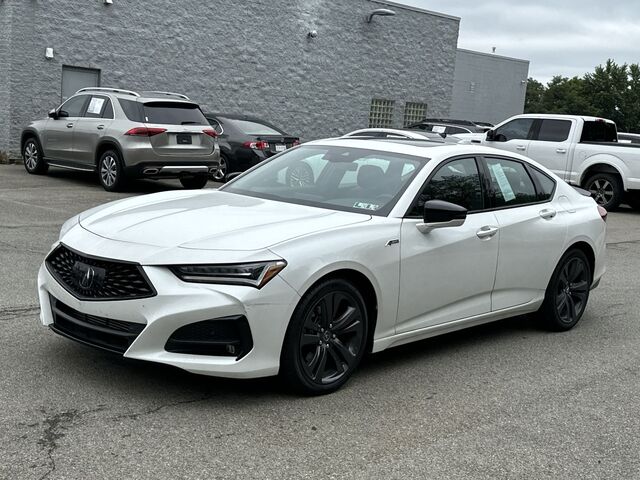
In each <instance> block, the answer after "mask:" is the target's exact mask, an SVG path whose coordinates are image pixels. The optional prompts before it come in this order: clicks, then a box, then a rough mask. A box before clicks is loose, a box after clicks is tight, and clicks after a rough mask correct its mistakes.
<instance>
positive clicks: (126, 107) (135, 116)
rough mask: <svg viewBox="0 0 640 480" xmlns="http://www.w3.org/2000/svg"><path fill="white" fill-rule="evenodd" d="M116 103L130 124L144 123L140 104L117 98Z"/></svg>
mask: <svg viewBox="0 0 640 480" xmlns="http://www.w3.org/2000/svg"><path fill="white" fill-rule="evenodd" d="M118 102H119V103H120V106H121V107H122V111H123V112H124V114H125V115H126V117H127V118H128V119H129V120H131V121H132V122H141V123H142V122H144V113H143V111H142V104H141V103H138V102H136V101H133V100H126V99H124V98H119V99H118Z"/></svg>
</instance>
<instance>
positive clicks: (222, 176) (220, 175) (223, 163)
mask: <svg viewBox="0 0 640 480" xmlns="http://www.w3.org/2000/svg"><path fill="white" fill-rule="evenodd" d="M227 173H229V158H228V157H227V156H226V155H224V154H222V153H221V154H220V165H219V166H218V169H217V170H216V171H215V172H214V173H213V174H212V175H211V178H212V180H213V181H214V182H220V183H224V182H226V181H227Z"/></svg>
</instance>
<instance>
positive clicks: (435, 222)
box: [416, 200, 467, 233]
mask: <svg viewBox="0 0 640 480" xmlns="http://www.w3.org/2000/svg"><path fill="white" fill-rule="evenodd" d="M466 218H467V209H466V208H464V207H461V206H460V205H456V204H455V203H451V202H445V201H443V200H429V201H428V202H425V204H424V211H423V215H422V222H423V223H419V224H418V225H416V228H417V229H418V230H420V232H422V233H429V232H431V231H432V230H435V229H437V228H448V227H459V226H461V225H463V224H464V221H465V220H466Z"/></svg>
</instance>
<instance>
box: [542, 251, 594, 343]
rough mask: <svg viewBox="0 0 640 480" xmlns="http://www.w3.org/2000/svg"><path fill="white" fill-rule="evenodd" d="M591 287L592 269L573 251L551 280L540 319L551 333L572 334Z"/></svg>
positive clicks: (568, 253) (582, 257)
mask: <svg viewBox="0 0 640 480" xmlns="http://www.w3.org/2000/svg"><path fill="white" fill-rule="evenodd" d="M590 287H591V267H590V265H589V261H588V260H587V257H586V255H585V254H584V253H583V252H582V251H580V250H570V251H569V252H567V253H566V254H565V255H564V256H563V257H562V258H561V259H560V262H558V266H557V267H556V269H555V271H554V272H553V275H552V276H551V280H550V281H549V285H548V286H547V291H546V293H545V297H544V303H543V304H542V306H541V307H540V310H538V316H539V317H540V319H541V320H542V321H543V322H544V324H545V325H546V326H547V328H549V329H550V330H553V331H557V332H562V331H566V330H570V329H571V328H573V327H574V326H575V325H576V324H577V323H578V321H579V320H580V318H581V317H582V314H583V313H584V311H585V309H586V308H587V301H588V300H589V290H590Z"/></svg>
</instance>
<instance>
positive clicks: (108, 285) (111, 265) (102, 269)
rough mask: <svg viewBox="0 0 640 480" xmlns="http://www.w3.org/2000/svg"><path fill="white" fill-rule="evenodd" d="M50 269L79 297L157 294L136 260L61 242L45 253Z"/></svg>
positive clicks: (107, 297) (149, 295)
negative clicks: (106, 256) (109, 257)
mask: <svg viewBox="0 0 640 480" xmlns="http://www.w3.org/2000/svg"><path fill="white" fill-rule="evenodd" d="M45 264H46V266H47V270H49V273H51V275H53V277H54V278H55V279H56V280H57V281H58V282H59V283H60V284H61V285H62V286H63V287H64V288H65V289H66V290H67V291H68V292H69V293H71V294H72V295H73V296H74V297H76V298H78V299H80V300H130V299H137V298H147V297H153V296H154V295H156V291H155V289H154V288H153V286H152V285H151V283H150V282H149V279H148V278H147V276H146V275H145V274H144V271H143V270H142V267H141V266H140V265H138V264H135V263H127V262H121V261H114V260H107V259H102V258H96V257H88V256H85V255H83V254H80V253H78V252H75V251H74V250H71V249H70V248H69V247H67V246H65V245H63V244H60V245H59V246H58V247H57V248H56V249H55V250H54V251H53V252H51V254H50V255H49V256H48V257H47V259H46V261H45Z"/></svg>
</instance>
